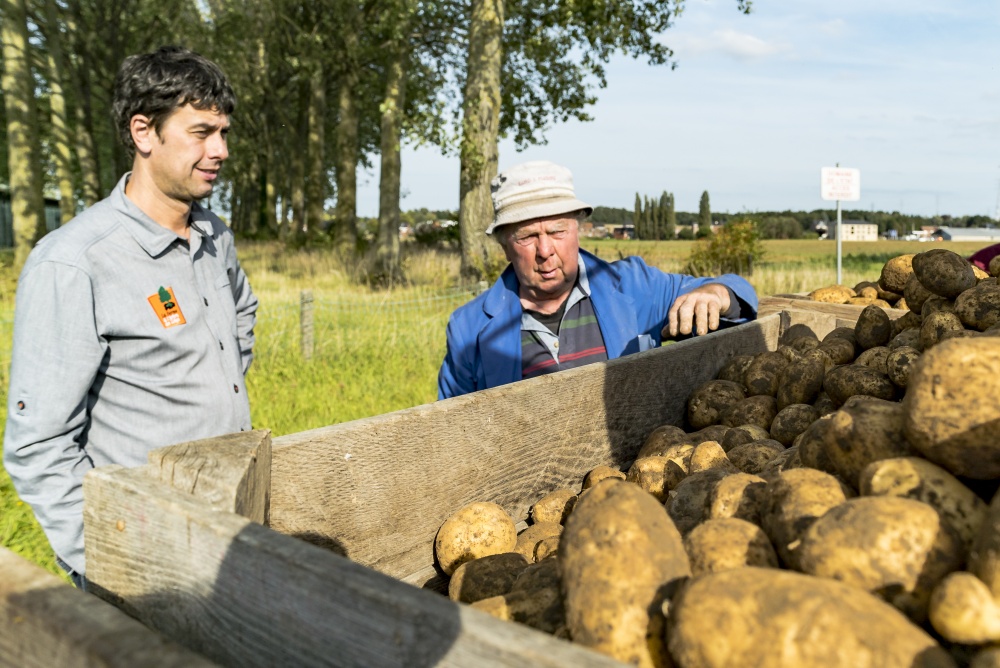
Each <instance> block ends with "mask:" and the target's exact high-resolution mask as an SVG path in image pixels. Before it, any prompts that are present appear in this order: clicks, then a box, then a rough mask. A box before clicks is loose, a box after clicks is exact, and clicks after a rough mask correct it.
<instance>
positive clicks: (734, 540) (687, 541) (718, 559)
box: [684, 517, 778, 577]
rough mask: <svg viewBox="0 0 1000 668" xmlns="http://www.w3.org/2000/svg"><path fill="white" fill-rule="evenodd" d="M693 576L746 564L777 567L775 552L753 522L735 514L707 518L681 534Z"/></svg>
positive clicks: (765, 536)
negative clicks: (689, 531)
mask: <svg viewBox="0 0 1000 668" xmlns="http://www.w3.org/2000/svg"><path fill="white" fill-rule="evenodd" d="M684 548H685V549H686V550H687V553H688V559H689V560H690V561H691V574H692V575H693V576H695V577H697V576H699V575H705V574H707V573H719V572H721V571H728V570H732V569H734V568H743V567H745V566H759V567H761V568H777V567H778V555H776V554H775V553H774V547H772V546H771V541H770V540H768V538H767V535H765V534H764V532H763V531H761V530H760V527H758V526H757V525H755V524H751V523H750V522H747V521H745V520H740V519H736V518H735V517H725V518H719V519H710V520H707V521H705V522H702V523H701V524H699V525H698V526H697V527H696V528H695V529H694V530H693V531H692V532H691V533H689V534H688V535H687V536H685V537H684Z"/></svg>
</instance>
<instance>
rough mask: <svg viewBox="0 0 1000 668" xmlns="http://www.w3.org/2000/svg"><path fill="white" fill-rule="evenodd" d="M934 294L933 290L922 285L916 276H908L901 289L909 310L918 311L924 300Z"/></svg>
mask: <svg viewBox="0 0 1000 668" xmlns="http://www.w3.org/2000/svg"><path fill="white" fill-rule="evenodd" d="M933 296H935V295H934V293H933V292H931V291H930V290H928V289H927V288H925V287H924V284H923V283H921V282H920V281H919V280H918V279H917V277H916V276H910V278H909V279H907V281H906V288H905V289H904V290H903V297H904V299H906V305H907V306H908V307H909V309H910V310H911V311H915V312H916V313H920V309H922V308H923V307H924V302H926V301H927V300H928V299H930V298H931V297H933Z"/></svg>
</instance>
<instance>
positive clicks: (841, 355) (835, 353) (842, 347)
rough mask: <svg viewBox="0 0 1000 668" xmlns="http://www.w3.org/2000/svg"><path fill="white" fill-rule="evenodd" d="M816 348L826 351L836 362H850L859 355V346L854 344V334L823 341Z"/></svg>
mask: <svg viewBox="0 0 1000 668" xmlns="http://www.w3.org/2000/svg"><path fill="white" fill-rule="evenodd" d="M816 350H819V351H822V352H824V353H826V355H827V357H829V358H830V359H831V360H832V361H833V363H834V364H850V363H851V362H853V361H854V358H855V357H856V356H857V348H856V347H855V345H854V338H853V336H852V337H851V338H850V339H849V338H847V337H843V336H839V337H834V338H831V339H829V340H825V341H823V342H822V343H821V344H819V346H818V347H817V348H816Z"/></svg>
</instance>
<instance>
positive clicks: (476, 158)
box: [458, 0, 504, 280]
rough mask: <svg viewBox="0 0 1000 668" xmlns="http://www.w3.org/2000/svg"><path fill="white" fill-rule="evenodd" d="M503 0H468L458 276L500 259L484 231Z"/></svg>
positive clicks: (476, 275)
mask: <svg viewBox="0 0 1000 668" xmlns="http://www.w3.org/2000/svg"><path fill="white" fill-rule="evenodd" d="M503 17H504V0H472V16H471V20H470V24H469V57H468V68H467V79H466V82H465V101H464V103H463V109H462V146H461V177H460V183H459V198H460V200H459V210H458V223H459V229H460V231H461V236H462V275H463V276H465V277H466V278H468V279H473V280H476V279H482V278H487V277H492V275H493V274H495V273H498V271H497V270H498V269H499V267H500V265H501V263H502V260H500V257H501V253H500V248H499V246H498V245H497V244H494V243H493V242H491V241H490V240H488V239H487V238H486V235H485V234H484V232H485V230H486V228H487V227H488V226H489V224H490V221H491V220H492V218H493V203H492V200H491V199H490V181H491V180H492V178H493V177H494V176H495V175H496V173H497V160H498V156H497V140H498V135H499V127H500V68H501V66H502V57H501V48H502V38H503V20H504V18H503Z"/></svg>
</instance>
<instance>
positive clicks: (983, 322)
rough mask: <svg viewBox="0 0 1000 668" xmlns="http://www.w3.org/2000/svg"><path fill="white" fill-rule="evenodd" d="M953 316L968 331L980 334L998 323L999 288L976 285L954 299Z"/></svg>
mask: <svg viewBox="0 0 1000 668" xmlns="http://www.w3.org/2000/svg"><path fill="white" fill-rule="evenodd" d="M955 315H957V316H958V319H959V320H961V321H962V324H963V325H965V326H966V327H968V328H969V329H974V330H976V331H979V332H982V331H984V330H987V329H989V328H990V327H992V326H993V325H995V324H997V323H998V322H1000V286H998V285H983V284H980V285H977V286H976V287H975V288H973V289H972V290H966V291H965V292H963V293H962V294H960V295H959V296H958V297H956V298H955Z"/></svg>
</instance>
